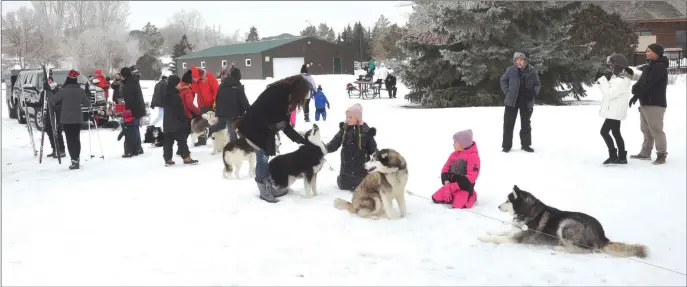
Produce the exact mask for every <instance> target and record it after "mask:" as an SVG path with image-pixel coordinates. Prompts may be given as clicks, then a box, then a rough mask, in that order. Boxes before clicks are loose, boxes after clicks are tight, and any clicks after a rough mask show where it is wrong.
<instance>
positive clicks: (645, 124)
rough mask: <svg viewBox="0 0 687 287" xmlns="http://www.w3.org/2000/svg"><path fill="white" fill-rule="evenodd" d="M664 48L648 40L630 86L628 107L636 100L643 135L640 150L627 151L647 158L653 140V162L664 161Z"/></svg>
mask: <svg viewBox="0 0 687 287" xmlns="http://www.w3.org/2000/svg"><path fill="white" fill-rule="evenodd" d="M663 51H664V48H663V46H661V45H660V44H651V45H649V47H648V48H647V49H646V57H647V63H646V65H645V66H644V67H642V69H641V70H642V76H641V77H640V78H639V81H637V82H636V83H635V84H634V85H633V86H632V94H633V95H634V96H632V99H630V107H632V105H634V104H635V103H636V102H637V100H639V115H640V129H641V130H642V134H643V135H644V142H643V143H642V150H641V151H640V152H639V153H638V154H636V155H631V156H630V158H633V159H644V160H649V159H651V150H652V149H653V148H654V142H655V143H656V156H657V157H656V161H654V164H664V163H665V162H666V157H667V156H668V152H667V145H668V144H667V142H666V134H665V133H664V132H663V116H664V115H665V113H666V107H668V103H667V101H666V90H667V88H668V66H669V62H668V58H666V57H665V56H663Z"/></svg>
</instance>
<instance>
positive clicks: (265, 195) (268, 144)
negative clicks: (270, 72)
mask: <svg viewBox="0 0 687 287" xmlns="http://www.w3.org/2000/svg"><path fill="white" fill-rule="evenodd" d="M308 93H310V83H309V82H308V80H307V79H306V78H305V77H304V76H303V75H294V76H291V77H288V78H284V79H282V80H279V81H277V82H274V83H272V84H269V85H268V86H267V88H266V89H265V90H264V91H263V92H262V93H261V94H260V96H258V98H257V99H256V100H255V102H253V105H251V106H250V108H248V111H246V114H245V115H244V116H243V117H242V119H241V120H239V127H238V130H239V134H240V135H241V137H244V138H246V140H247V141H248V143H249V144H250V145H251V146H252V147H253V148H255V157H256V164H255V181H256V182H257V184H258V189H259V190H260V198H261V199H262V200H265V201H267V202H271V203H275V202H278V201H279V200H277V199H276V198H275V195H276V196H280V195H278V194H275V192H276V188H275V187H274V181H273V180H272V178H271V176H270V172H269V166H268V164H267V162H268V159H269V156H274V155H275V154H276V150H277V148H276V144H275V137H276V135H277V133H278V132H279V131H283V132H284V134H286V136H287V137H289V139H291V140H292V141H294V142H296V143H299V144H304V143H305V139H304V138H303V136H301V135H300V134H299V133H298V132H296V130H294V129H293V126H291V125H290V124H289V118H290V116H291V111H292V110H293V109H298V108H300V107H301V106H302V105H303V102H304V100H305V97H306V95H307V94H308ZM285 191H286V192H288V189H285ZM282 195H283V194H282Z"/></svg>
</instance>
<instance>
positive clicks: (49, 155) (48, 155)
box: [45, 151, 55, 157]
mask: <svg viewBox="0 0 687 287" xmlns="http://www.w3.org/2000/svg"><path fill="white" fill-rule="evenodd" d="M45 157H55V152H54V151H53V152H51V153H49V154H47V155H45Z"/></svg>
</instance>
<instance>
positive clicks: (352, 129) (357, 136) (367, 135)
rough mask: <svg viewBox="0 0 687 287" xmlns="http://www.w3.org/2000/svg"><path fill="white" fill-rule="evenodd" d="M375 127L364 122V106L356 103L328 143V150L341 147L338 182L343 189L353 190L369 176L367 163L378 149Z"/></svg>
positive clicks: (335, 149) (349, 109) (332, 150)
mask: <svg viewBox="0 0 687 287" xmlns="http://www.w3.org/2000/svg"><path fill="white" fill-rule="evenodd" d="M376 134H377V130H376V129H375V128H370V127H369V126H368V125H367V123H365V122H363V106H361V105H360V104H355V105H353V106H351V107H349V108H348V110H346V122H345V123H344V122H341V123H339V132H338V133H336V135H335V136H334V138H332V140H331V141H330V142H329V143H328V144H327V152H328V153H333V152H335V151H337V150H338V149H339V147H341V167H340V168H339V176H337V177H336V184H337V185H338V186H339V189H341V190H349V191H353V190H355V188H356V187H358V184H360V182H361V181H362V180H363V178H364V177H365V176H367V170H366V169H365V163H366V162H368V161H369V160H370V156H371V155H372V154H374V153H375V152H376V151H377V142H376V141H375V139H374V136H375V135H376Z"/></svg>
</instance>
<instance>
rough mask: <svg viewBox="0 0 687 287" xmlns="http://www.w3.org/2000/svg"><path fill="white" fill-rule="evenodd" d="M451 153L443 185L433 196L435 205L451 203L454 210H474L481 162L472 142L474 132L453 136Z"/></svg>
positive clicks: (444, 170)
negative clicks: (476, 183) (452, 150)
mask: <svg viewBox="0 0 687 287" xmlns="http://www.w3.org/2000/svg"><path fill="white" fill-rule="evenodd" d="M453 147H454V149H455V151H454V152H453V153H451V155H450V156H449V157H448V160H447V161H446V164H444V168H442V169H441V183H443V185H444V186H442V187H441V188H439V190H437V192H435V193H434V194H433V195H432V200H433V201H434V203H450V204H451V206H452V207H453V208H472V206H473V205H474V204H475V200H477V192H476V191H475V182H476V181H477V177H478V176H479V169H480V160H479V152H478V151H477V144H476V143H475V142H474V141H473V140H472V130H464V131H459V132H457V133H456V134H455V135H453Z"/></svg>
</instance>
